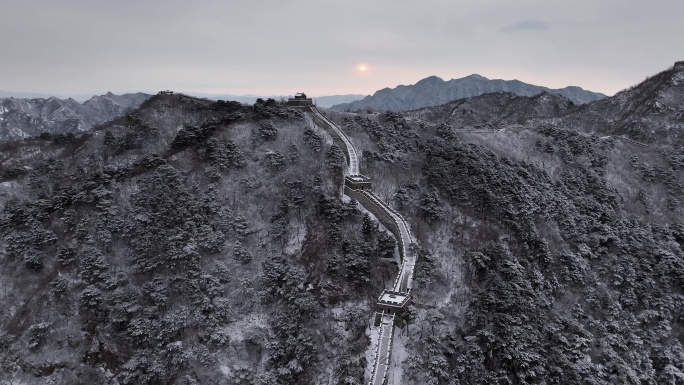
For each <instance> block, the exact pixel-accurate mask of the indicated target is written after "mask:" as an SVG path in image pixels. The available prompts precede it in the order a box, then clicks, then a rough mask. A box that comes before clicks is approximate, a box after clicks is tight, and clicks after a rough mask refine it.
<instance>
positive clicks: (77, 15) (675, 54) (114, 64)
mask: <svg viewBox="0 0 684 385" xmlns="http://www.w3.org/2000/svg"><path fill="white" fill-rule="evenodd" d="M682 15H684V1H683V0H648V1H646V0H572V1H570V0H563V1H560V0H477V1H473V0H468V1H462V0H410V1H408V0H344V1H341V0H340V1H338V0H289V1H288V0H221V1H219V0H195V1H192V2H191V1H185V0H116V1H114V0H111V1H110V0H0V90H5V91H21V92H42V93H53V94H60V95H70V94H84V93H98V94H99V93H105V92H107V91H112V92H115V93H121V92H130V91H146V92H154V91H157V90H160V89H172V90H178V91H186V92H207V93H232V94H247V93H251V94H258V95H271V94H292V93H294V92H297V91H305V92H308V93H309V94H313V95H332V94H346V93H361V94H370V93H373V92H374V91H376V90H378V89H381V88H384V87H395V86H397V85H399V84H413V83H415V82H416V81H418V80H420V79H422V78H424V77H427V76H430V75H437V76H439V77H441V78H443V79H447V80H448V79H452V78H460V77H463V76H467V75H469V74H472V73H478V74H480V75H483V76H486V77H488V78H490V79H492V78H500V79H519V80H522V81H524V82H527V83H533V84H538V85H544V86H548V87H553V88H559V87H565V86H568V85H577V86H580V87H583V88H586V89H589V90H592V91H598V92H603V93H606V94H613V93H615V92H616V91H619V90H620V89H623V88H626V87H628V86H630V85H632V84H635V83H638V82H640V81H642V80H643V79H644V78H645V77H646V76H649V75H653V74H655V73H657V72H659V71H661V70H664V69H666V68H667V67H669V66H671V65H672V64H673V63H674V62H675V61H677V60H684V49H683V48H684V41H683V40H682V39H683V38H684V18H683V17H684V16H682ZM361 65H365V66H366V71H361V70H360V69H359V68H360V66H361Z"/></svg>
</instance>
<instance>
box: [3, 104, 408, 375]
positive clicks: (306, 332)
mask: <svg viewBox="0 0 684 385" xmlns="http://www.w3.org/2000/svg"><path fill="white" fill-rule="evenodd" d="M1 145H2V149H3V159H0V176H1V178H2V179H1V183H2V184H1V185H0V186H1V189H0V239H1V240H2V241H1V242H0V280H1V283H2V290H0V303H1V304H2V308H3V309H5V311H3V312H2V313H1V314H0V325H1V326H2V328H1V329H0V382H1V381H6V382H7V381H9V382H11V383H38V382H40V383H43V382H45V381H53V382H55V383H72V384H79V383H80V384H92V383H111V384H134V383H136V384H138V383H147V384H168V383H178V384H191V383H222V384H223V383H225V384H269V385H270V384H298V383H300V384H305V383H327V382H329V381H331V382H332V381H334V382H338V381H339V382H344V381H347V382H345V383H350V382H349V381H353V382H351V383H361V382H363V370H364V368H365V367H366V363H365V361H364V360H365V358H364V353H365V349H366V347H367V346H368V339H367V336H366V334H365V333H364V330H365V328H366V327H367V325H368V314H370V309H369V306H370V304H371V302H370V301H371V300H372V297H371V296H370V295H371V294H373V295H374V294H375V293H377V292H379V291H380V290H381V288H382V286H383V277H387V278H389V277H391V276H393V274H395V273H396V262H395V259H394V258H393V256H394V255H393V250H394V246H395V245H394V242H393V239H392V238H391V237H390V236H389V235H388V234H387V233H385V232H384V231H382V230H380V229H378V228H377V226H374V225H373V223H372V222H371V221H370V219H369V218H368V217H364V215H363V214H362V213H361V212H360V211H359V210H358V209H357V208H356V204H355V203H354V202H347V203H343V202H341V201H340V200H339V196H338V195H339V191H340V187H339V186H340V185H339V183H340V182H341V177H342V169H343V167H344V155H343V154H342V152H341V151H340V149H339V148H337V147H335V146H333V145H332V141H331V140H330V139H329V138H327V137H326V134H325V133H324V131H322V130H319V129H317V127H315V126H312V125H311V123H310V122H308V121H307V120H306V119H305V118H304V115H303V114H302V113H301V112H299V111H295V110H292V109H287V108H284V107H282V106H277V105H276V104H275V102H273V101H267V102H264V103H258V104H255V105H254V106H242V105H240V104H238V103H225V102H216V103H213V102H200V101H192V100H189V99H187V98H181V97H179V96H177V95H175V96H174V95H171V96H156V97H153V98H152V99H151V100H149V101H147V102H146V103H144V104H143V105H142V106H141V108H140V109H138V110H136V111H135V112H133V113H131V114H129V115H128V116H125V117H123V118H120V119H118V120H115V121H113V122H112V123H110V124H107V125H104V126H101V127H99V128H98V130H97V131H94V132H87V133H85V134H83V135H71V136H69V135H61V136H56V137H55V136H52V137H47V136H43V137H40V138H34V139H30V140H25V141H21V142H4V143H2V144H1ZM382 255H384V256H387V257H389V258H383V257H381V256H382ZM369 293H371V294H369ZM345 379H347V380H345Z"/></svg>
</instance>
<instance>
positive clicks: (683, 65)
mask: <svg viewBox="0 0 684 385" xmlns="http://www.w3.org/2000/svg"><path fill="white" fill-rule="evenodd" d="M674 69H676V70H680V71H684V60H682V61H677V62H675V64H674Z"/></svg>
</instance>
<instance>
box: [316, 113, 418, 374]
mask: <svg viewBox="0 0 684 385" xmlns="http://www.w3.org/2000/svg"><path fill="white" fill-rule="evenodd" d="M308 109H309V111H310V113H311V114H312V115H313V117H315V118H317V119H316V120H317V121H319V122H322V123H323V125H324V126H326V127H325V129H326V131H328V132H329V133H330V134H331V135H332V137H333V141H334V142H335V143H336V144H337V145H338V146H340V147H342V148H343V149H344V150H345V151H344V152H345V157H346V158H347V165H348V167H347V169H346V172H345V180H344V188H343V191H344V194H345V195H347V196H348V197H350V198H353V199H355V200H356V201H357V202H359V204H361V205H362V206H363V207H364V208H365V209H366V210H368V211H369V212H371V213H372V214H373V215H374V216H375V217H376V218H377V219H378V221H379V222H380V223H382V224H383V226H385V228H387V229H388V230H389V231H390V232H391V233H392V234H393V235H394V237H395V238H396V240H397V244H398V247H399V255H400V257H401V269H400V270H399V274H398V275H397V277H396V279H395V280H394V284H393V287H392V289H391V290H387V289H385V290H383V291H382V293H381V294H380V296H379V297H378V301H377V304H376V313H375V317H374V318H375V327H376V328H379V332H378V340H377V342H376V344H377V345H376V349H375V356H374V359H373V366H372V368H371V377H370V382H369V384H370V385H384V384H387V379H388V372H389V367H390V357H391V355H392V342H393V337H394V325H395V321H396V320H397V316H399V315H401V313H402V311H403V310H404V309H405V308H406V306H408V305H409V304H410V303H411V289H412V287H413V271H414V266H415V262H416V261H415V255H414V251H413V247H412V245H413V243H414V240H413V236H412V234H411V228H410V227H409V225H408V223H407V222H406V220H405V219H404V218H403V217H402V216H401V214H399V213H398V212H396V211H395V210H394V209H392V208H391V207H389V206H388V205H387V204H386V203H385V202H383V201H382V200H381V199H380V198H378V197H377V196H376V195H375V194H374V193H373V190H372V188H371V187H372V184H371V179H370V178H369V177H367V176H364V175H361V174H360V173H359V160H358V155H357V151H356V148H355V147H354V144H353V143H352V141H351V139H350V138H349V137H348V136H347V135H346V134H345V133H344V131H342V130H341V129H340V128H339V127H338V126H337V125H336V124H335V123H333V122H332V121H331V120H329V119H328V118H326V117H325V116H324V115H323V114H321V113H320V111H318V109H317V108H316V107H315V106H313V105H308Z"/></svg>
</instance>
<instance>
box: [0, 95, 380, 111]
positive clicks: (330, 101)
mask: <svg viewBox="0 0 684 385" xmlns="http://www.w3.org/2000/svg"><path fill="white" fill-rule="evenodd" d="M183 93H184V94H187V95H192V96H196V97H198V98H206V99H211V100H226V101H228V100H233V101H236V102H240V103H246V104H254V102H256V100H257V99H259V98H261V99H268V98H273V99H275V100H280V99H281V98H283V99H287V98H289V97H292V95H270V96H263V95H231V94H207V93H197V92H183ZM93 96H96V95H92V94H80V95H68V96H63V95H51V94H43V93H36V92H12V91H0V98H19V99H49V98H51V97H56V98H58V99H74V100H75V101H77V102H79V103H83V102H85V101H87V100H89V99H90V98H92V97H93ZM364 97H366V95H361V94H348V95H329V96H318V97H316V96H314V100H315V101H316V105H318V106H319V107H324V108H329V107H332V106H333V105H335V104H341V103H350V102H353V101H355V100H361V99H363V98H364Z"/></svg>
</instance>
